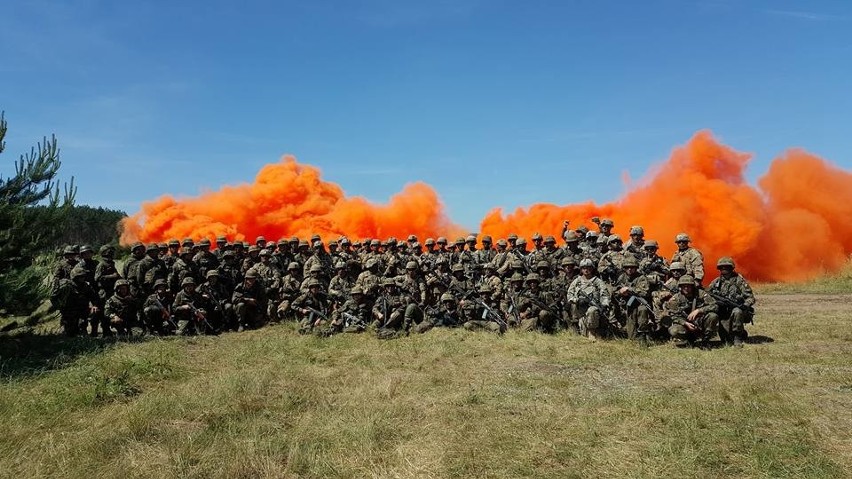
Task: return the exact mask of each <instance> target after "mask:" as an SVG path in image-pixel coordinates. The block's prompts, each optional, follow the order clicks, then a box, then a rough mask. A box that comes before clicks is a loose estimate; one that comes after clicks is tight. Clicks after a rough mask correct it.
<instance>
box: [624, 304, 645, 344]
mask: <svg viewBox="0 0 852 479" xmlns="http://www.w3.org/2000/svg"><path fill="white" fill-rule="evenodd" d="M625 329H626V330H627V338H628V339H636V334H637V333H638V334H647V333H649V332H651V311H650V310H649V309H648V308H647V307H646V306H645V305H644V304H640V305H639V306H636V307H634V308H630V309H628V310H627V322H626V324H625Z"/></svg>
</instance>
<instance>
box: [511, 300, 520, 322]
mask: <svg viewBox="0 0 852 479" xmlns="http://www.w3.org/2000/svg"><path fill="white" fill-rule="evenodd" d="M509 301H511V302H512V304H511V305H509V314H511V315H512V317H513V318H515V322H516V323H518V324H521V317H520V316H518V305H517V303H515V297H514V296H513V295H512V294H511V293H510V294H509Z"/></svg>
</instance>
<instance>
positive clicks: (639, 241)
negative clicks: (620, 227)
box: [624, 225, 645, 261]
mask: <svg viewBox="0 0 852 479" xmlns="http://www.w3.org/2000/svg"><path fill="white" fill-rule="evenodd" d="M644 246H645V229H644V228H642V227H641V226H638V225H637V226H631V227H630V241H628V242H627V244H626V245H624V253H625V254H629V255H632V256H633V257H634V258H636V261H641V260H642V258H644V257H645V251H644V250H643V249H642V248H643V247H644Z"/></svg>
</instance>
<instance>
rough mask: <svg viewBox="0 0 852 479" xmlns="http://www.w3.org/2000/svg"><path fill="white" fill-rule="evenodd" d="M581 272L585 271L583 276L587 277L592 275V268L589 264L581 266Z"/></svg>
mask: <svg viewBox="0 0 852 479" xmlns="http://www.w3.org/2000/svg"><path fill="white" fill-rule="evenodd" d="M580 272H581V273H583V276H585V277H587V278H588V277H590V276H592V268H589V267H588V266H586V267H584V268H580Z"/></svg>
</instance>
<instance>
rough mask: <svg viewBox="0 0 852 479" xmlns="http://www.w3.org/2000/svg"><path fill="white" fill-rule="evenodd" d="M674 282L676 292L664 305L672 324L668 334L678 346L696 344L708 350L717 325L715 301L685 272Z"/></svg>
mask: <svg viewBox="0 0 852 479" xmlns="http://www.w3.org/2000/svg"><path fill="white" fill-rule="evenodd" d="M677 284H678V289H679V292H678V293H677V294H675V295H674V296H672V298H671V299H669V300H668V301H666V304H665V312H664V314H665V315H666V316H667V317H668V318H670V320H671V323H672V325H671V327H669V335H671V337H672V339H673V340H674V344H675V346H677V347H681V348H682V347H686V346H689V345H695V344H697V345H698V346H699V347H700V348H701V349H707V348H708V347H709V346H708V345H709V342H710V339H712V338H713V336H715V335H716V328H717V327H718V325H719V315H718V314H717V311H718V307H717V305H716V300H714V299H713V297H712V296H710V295H709V294H708V293H707V292H706V291H704V290H701V289H698V287H697V286H696V280H695V278H693V277H692V276H690V275H688V274H685V275H683V276H681V277H680V279H679V280H678V281H677Z"/></svg>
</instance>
